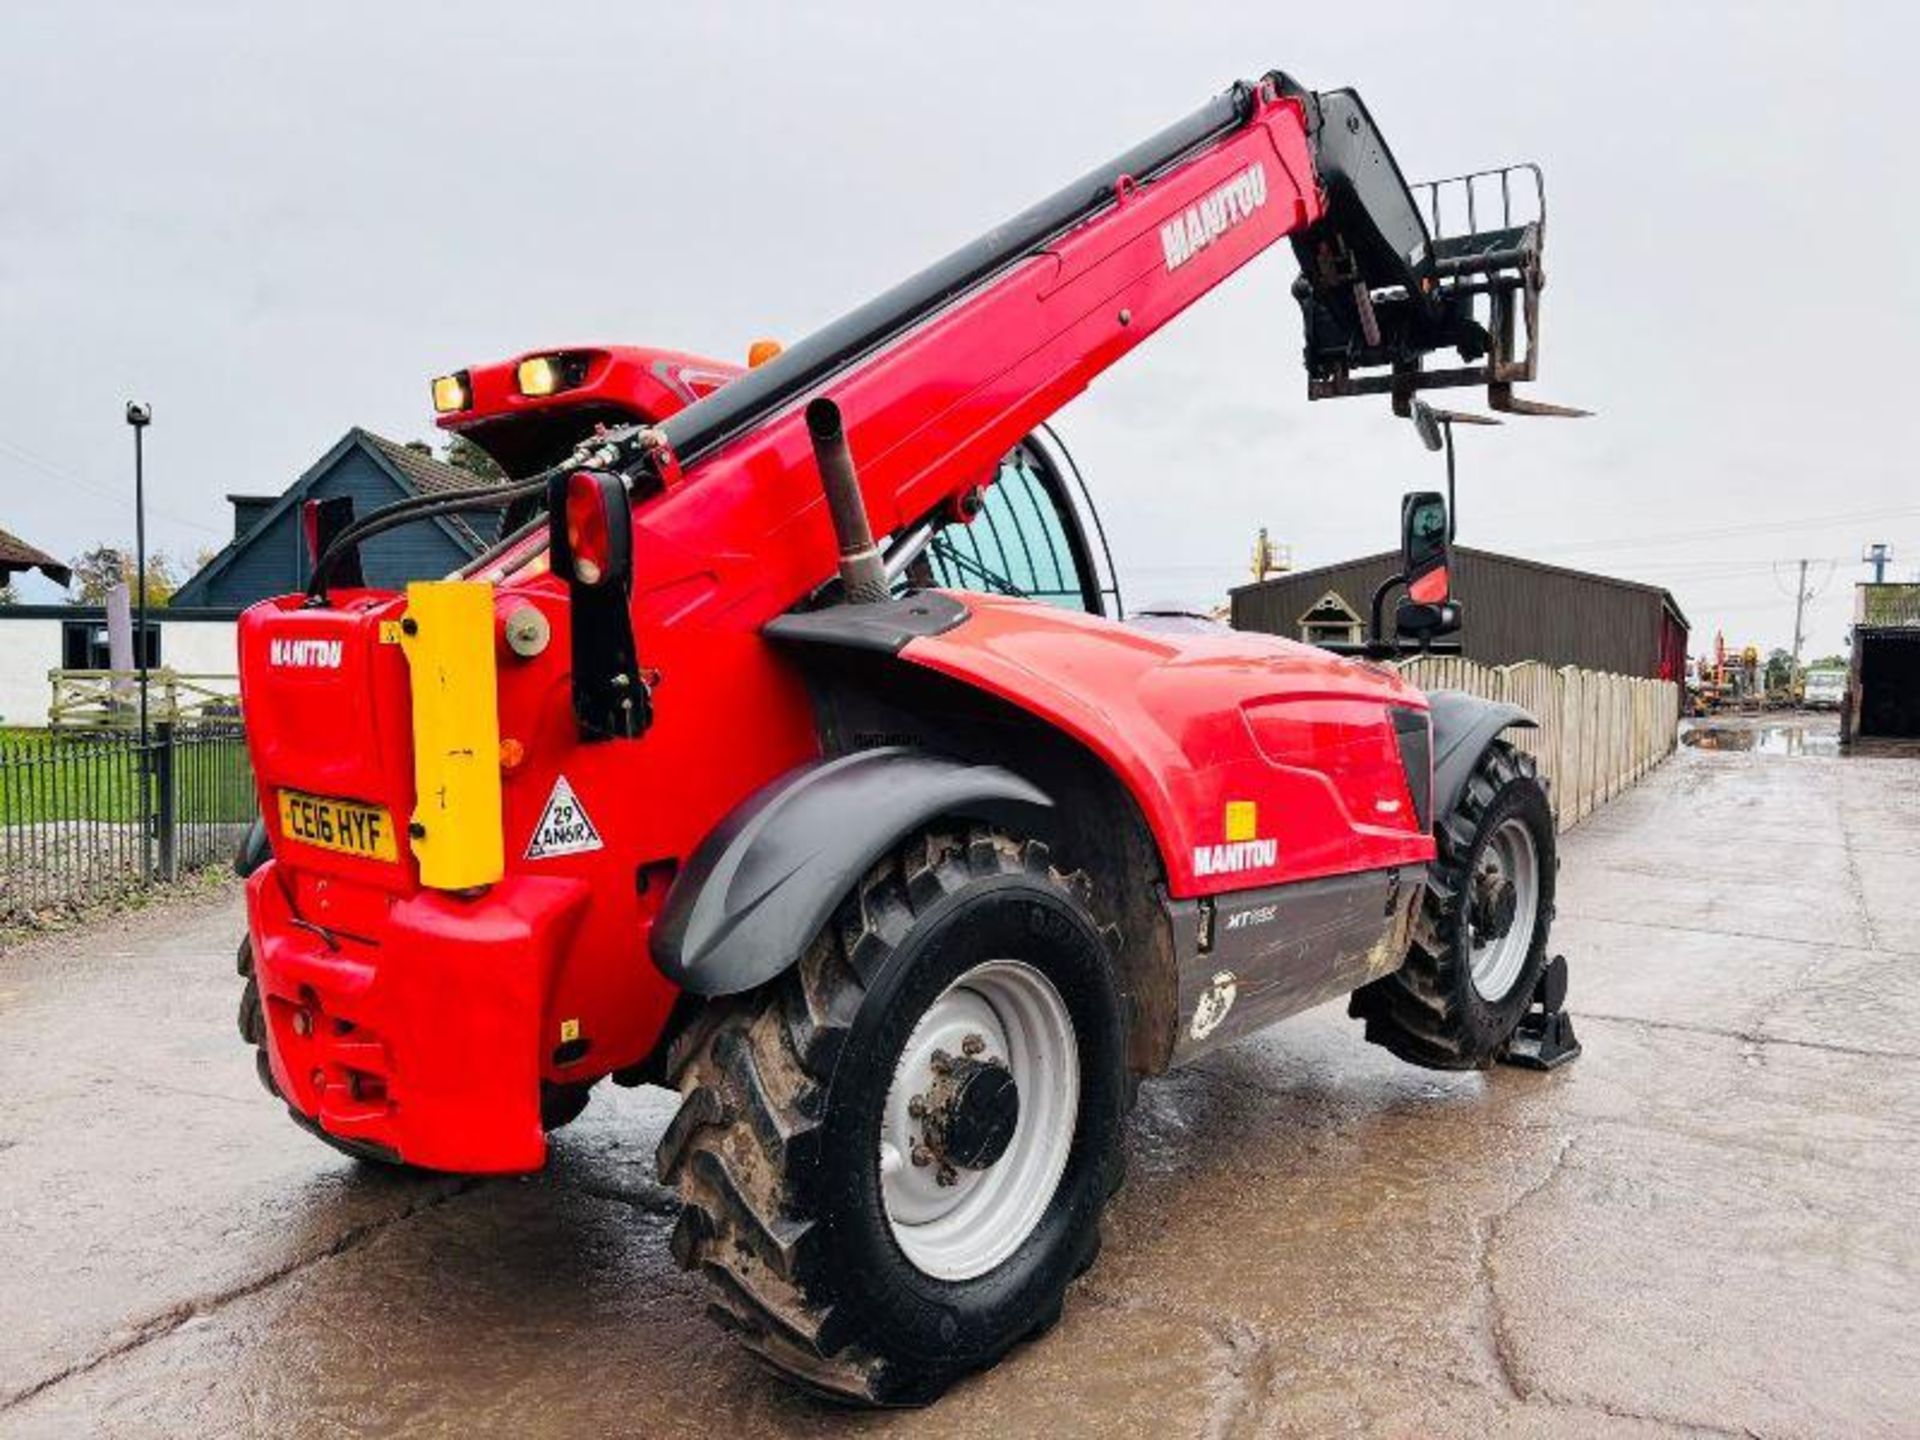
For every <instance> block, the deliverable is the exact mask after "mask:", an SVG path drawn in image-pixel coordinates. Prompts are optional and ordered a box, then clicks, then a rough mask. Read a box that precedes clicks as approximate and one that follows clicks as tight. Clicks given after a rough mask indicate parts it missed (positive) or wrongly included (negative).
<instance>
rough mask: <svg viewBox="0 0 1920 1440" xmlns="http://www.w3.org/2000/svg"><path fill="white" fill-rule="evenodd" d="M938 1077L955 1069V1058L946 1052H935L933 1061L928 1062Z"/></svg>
mask: <svg viewBox="0 0 1920 1440" xmlns="http://www.w3.org/2000/svg"><path fill="white" fill-rule="evenodd" d="M927 1063H928V1065H929V1066H930V1067H931V1069H932V1070H933V1073H934V1074H936V1075H945V1074H947V1073H948V1072H949V1071H951V1070H952V1069H953V1057H952V1056H951V1055H949V1054H947V1052H946V1051H944V1050H936V1051H934V1052H933V1059H931V1060H930V1061H928V1062H927Z"/></svg>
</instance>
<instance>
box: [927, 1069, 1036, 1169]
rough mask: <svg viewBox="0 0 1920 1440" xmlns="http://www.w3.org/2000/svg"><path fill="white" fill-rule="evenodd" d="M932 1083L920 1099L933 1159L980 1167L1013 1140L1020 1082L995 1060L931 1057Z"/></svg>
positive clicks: (986, 1165)
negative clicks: (1018, 1083) (921, 1099)
mask: <svg viewBox="0 0 1920 1440" xmlns="http://www.w3.org/2000/svg"><path fill="white" fill-rule="evenodd" d="M933 1073H934V1080H933V1085H932V1086H931V1087H930V1088H929V1090H928V1092H927V1094H926V1096H925V1097H924V1099H923V1110H924V1120H925V1124H926V1146H927V1149H928V1150H930V1151H931V1152H932V1154H933V1158H934V1160H935V1161H936V1162H938V1163H940V1164H944V1165H953V1166H957V1167H958V1168H959V1169H962V1170H984V1169H986V1168H987V1167H988V1166H989V1165H992V1164H993V1163H994V1162H995V1161H997V1160H998V1159H999V1158H1000V1157H1001V1156H1002V1155H1004V1154H1006V1153H1007V1146H1009V1145H1010V1144H1012V1143H1013V1132H1014V1131H1015V1130H1016V1129H1018V1128H1019V1125H1020V1087H1019V1085H1017V1084H1016V1083H1014V1078H1013V1072H1012V1071H1011V1070H1009V1069H1007V1067H1006V1066H1005V1065H1004V1064H1002V1063H1001V1062H1000V1061H998V1060H984V1061H982V1060H975V1059H973V1058H971V1057H970V1056H966V1055H961V1056H957V1057H956V1056H950V1055H948V1054H947V1053H946V1052H945V1051H944V1050H942V1051H936V1052H935V1053H934V1057H933Z"/></svg>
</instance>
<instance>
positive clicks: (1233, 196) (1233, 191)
mask: <svg viewBox="0 0 1920 1440" xmlns="http://www.w3.org/2000/svg"><path fill="white" fill-rule="evenodd" d="M1266 203H1267V167H1266V166H1264V165H1262V164H1261V163H1260V162H1259V161H1257V160H1256V161H1254V163H1253V164H1251V165H1249V166H1248V167H1247V168H1246V169H1244V170H1242V171H1241V172H1240V173H1239V174H1238V175H1236V176H1234V177H1233V178H1232V179H1231V180H1229V181H1227V183H1226V184H1224V185H1222V186H1221V187H1220V188H1219V189H1217V190H1215V191H1214V192H1213V193H1212V194H1211V195H1205V196H1202V197H1201V199H1200V202H1199V203H1198V204H1197V205H1189V206H1188V207H1187V208H1186V209H1185V210H1183V211H1182V212H1181V213H1180V214H1178V215H1176V216H1174V217H1173V219H1171V220H1169V221H1168V222H1167V223H1166V224H1164V225H1162V226H1161V227H1160V248H1161V249H1162V250H1164V251H1165V252H1166V255H1167V269H1169V270H1178V269H1179V268H1180V267H1181V266H1182V265H1184V264H1186V263H1187V261H1189V260H1191V259H1192V258H1193V257H1194V256H1195V255H1198V254H1199V253H1200V252H1201V251H1202V250H1204V249H1206V248H1207V246H1209V245H1211V244H1212V243H1213V242H1214V241H1215V240H1218V239H1219V238H1220V237H1221V236H1222V235H1224V234H1226V233H1227V231H1229V230H1231V229H1232V228H1233V227H1234V226H1236V225H1238V224H1239V223H1240V222H1241V221H1242V220H1244V219H1246V218H1247V217H1248V216H1249V215H1251V214H1253V212H1254V211H1256V210H1258V209H1259V208H1260V207H1261V206H1262V205H1264V204H1266Z"/></svg>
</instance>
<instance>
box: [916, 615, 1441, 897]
mask: <svg viewBox="0 0 1920 1440" xmlns="http://www.w3.org/2000/svg"><path fill="white" fill-rule="evenodd" d="M957 598H959V599H961V600H963V601H964V603H965V604H966V606H967V608H968V610H969V611H970V612H971V614H970V616H969V618H968V619H967V620H966V621H965V622H964V623H962V624H961V625H959V626H957V627H955V628H954V629H952V630H949V631H947V632H946V633H945V634H942V635H937V636H928V637H923V638H919V639H915V640H913V641H911V642H910V643H909V644H908V645H907V646H906V647H905V648H904V649H903V650H902V651H901V656H902V658H903V659H906V660H909V661H911V662H913V663H915V664H918V665H924V666H926V667H927V668H928V669H930V670H936V671H939V672H940V673H942V674H945V675H949V676H952V677H954V678H956V679H959V680H963V681H965V682H967V683H968V684H971V685H974V686H976V687H977V688H979V689H982V690H985V691H987V692H989V693H991V694H994V695H997V696H999V697H1000V698H1001V699H1003V700H1006V701H1008V702H1010V703H1012V704H1014V705H1017V706H1019V707H1020V708H1022V709H1024V710H1027V711H1030V712H1031V713H1033V714H1035V715H1037V716H1039V717H1040V718H1042V719H1044V720H1046V721H1047V722H1048V723H1049V724H1051V725H1054V726H1056V727H1057V728H1059V729H1060V730H1063V731H1065V732H1066V733H1068V734H1070V735H1072V736H1073V737H1074V738H1076V739H1077V740H1079V741H1080V742H1081V743H1082V744H1084V745H1085V746H1086V747H1087V748H1088V749H1089V750H1091V751H1092V752H1093V753H1094V754H1095V755H1096V756H1098V757H1099V758H1100V759H1102V760H1103V761H1105V762H1106V764H1107V765H1108V767H1109V768H1110V769H1112V771H1113V772H1114V773H1115V774H1116V775H1117V776H1118V777H1119V778H1120V780H1121V781H1122V783H1123V784H1125V786H1126V787H1127V789H1128V790H1129V791H1130V792H1131V793H1132V795H1133V797H1134V799H1135V801H1136V802H1137V803H1138V805H1139V807H1140V810H1141V813H1142V815H1143V817H1144V818H1145V820H1146V822H1147V825H1148V826H1149V828H1150V829H1151V830H1152V831H1153V833H1154V836H1155V838H1156V839H1157V840H1158V842H1159V844H1160V850H1161V854H1162V856H1163V858H1164V860H1165V863H1166V867H1167V879H1168V884H1169V887H1170V888H1171V890H1172V891H1173V893H1174V894H1175V895H1176V896H1186V895H1205V894H1213V893H1216V892H1221V891H1228V890H1239V889H1246V888H1250V887H1253V886H1264V885H1275V884H1283V883H1287V882H1290V881H1294V880H1305V879H1311V878H1314V877H1316V876H1320V875H1331V874H1340V873H1344V872H1347V871H1351V870H1362V869H1373V868H1378V867H1384V866H1388V865H1402V864H1412V863H1420V862H1424V861H1426V860H1429V859H1431V858H1432V855H1433V841H1432V839H1431V837H1430V836H1429V835H1428V834H1426V833H1425V831H1424V830H1423V829H1422V828H1421V826H1420V824H1419V822H1418V819H1417V818H1416V816H1415V814H1414V806H1413V797H1412V793H1411V791H1410V789H1409V786H1408V784H1407V778H1406V772H1405V770H1404V768H1403V766H1402V764H1401V760H1400V752H1399V746H1398V741H1397V739H1396V738H1395V734H1394V729H1393V718H1392V713H1391V712H1392V711H1393V710H1394V709H1402V710H1415V711H1421V712H1424V711H1425V710H1426V708H1427V701H1426V697H1425V696H1424V695H1423V694H1422V693H1421V692H1420V691H1419V690H1418V689H1416V688H1415V687H1413V686H1412V685H1409V684H1408V683H1407V682H1406V681H1404V680H1402V679H1401V678H1400V677H1399V676H1398V675H1397V674H1395V673H1394V672H1392V671H1391V670H1387V669H1385V668H1383V667H1378V666H1373V665H1369V664H1365V663H1363V662H1356V661H1351V660H1345V659H1342V658H1340V657H1338V656H1335V655H1330V654H1328V653H1327V652H1325V651H1323V650H1316V649H1314V648H1313V647H1311V646H1306V645H1299V644H1295V643H1293V642H1292V641H1288V640H1281V639H1278V638H1276V637H1272V636H1263V635H1247V634H1241V633H1237V632H1234V633H1222V634H1218V635H1213V634H1170V633H1164V632H1158V631H1147V630H1138V629H1132V628H1130V627H1128V626H1126V625H1122V624H1116V623H1114V622H1113V621H1109V620H1102V619H1099V618H1096V617H1093V616H1088V615H1081V614H1077V613H1075V612H1071V611H1066V610H1060V609H1055V608H1052V607H1049V606H1044V605H1037V604H1034V603H1032V602H1028V601H1017V600H1007V599H1001V598H998V597H990V596H982V595H971V594H970V595H965V596H959V597H957Z"/></svg>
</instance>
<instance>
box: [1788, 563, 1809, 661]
mask: <svg viewBox="0 0 1920 1440" xmlns="http://www.w3.org/2000/svg"><path fill="white" fill-rule="evenodd" d="M1806 615H1807V562H1806V561H1804V560H1802V561H1801V562H1800V579H1799V582H1798V583H1797V584H1795V586H1794V587H1793V669H1792V671H1791V672H1790V673H1789V674H1788V676H1787V684H1789V685H1792V684H1793V683H1794V682H1795V681H1796V680H1798V679H1799V678H1800V644H1801V642H1802V641H1803V640H1804V639H1805V638H1806V625H1805V624H1804V621H1805V620H1806Z"/></svg>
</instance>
